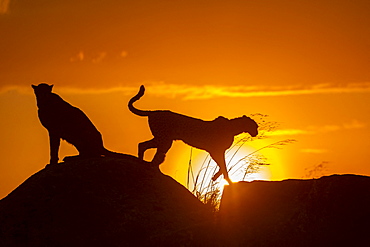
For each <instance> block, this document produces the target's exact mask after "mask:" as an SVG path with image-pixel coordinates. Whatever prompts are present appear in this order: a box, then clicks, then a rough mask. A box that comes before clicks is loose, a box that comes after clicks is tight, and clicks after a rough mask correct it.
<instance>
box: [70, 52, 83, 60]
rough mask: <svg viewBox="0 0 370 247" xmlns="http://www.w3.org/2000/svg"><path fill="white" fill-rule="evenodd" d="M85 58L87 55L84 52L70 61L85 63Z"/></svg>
mask: <svg viewBox="0 0 370 247" xmlns="http://www.w3.org/2000/svg"><path fill="white" fill-rule="evenodd" d="M84 58H85V54H84V53H83V51H80V52H78V53H77V54H76V55H75V56H73V57H71V58H70V59H69V61H71V62H79V61H83V60H84Z"/></svg>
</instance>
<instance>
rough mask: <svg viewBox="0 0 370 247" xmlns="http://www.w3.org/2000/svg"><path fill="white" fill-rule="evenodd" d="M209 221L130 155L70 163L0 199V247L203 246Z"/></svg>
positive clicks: (198, 206) (184, 193) (180, 190)
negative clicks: (124, 157) (122, 157)
mask: <svg viewBox="0 0 370 247" xmlns="http://www.w3.org/2000/svg"><path fill="white" fill-rule="evenodd" d="M210 221H211V215H210V213H209V212H208V211H207V210H206V209H205V207H204V205H203V204H202V203H201V202H199V201H198V200H197V199H196V198H195V197H194V196H193V195H192V194H191V193H190V192H189V191H188V190H187V189H186V188H184V187H183V186H182V185H180V184H178V183H177V182H176V181H175V180H173V179H172V178H171V177H169V176H166V175H163V174H162V173H161V172H160V171H159V169H158V168H152V167H150V165H149V164H148V163H146V162H142V161H139V160H138V159H137V158H135V157H130V156H127V158H126V159H113V158H98V159H89V160H79V161H69V162H65V163H62V164H59V165H54V166H48V167H46V168H45V169H43V170H41V171H39V172H38V173H36V174H34V175H33V176H31V177H30V178H29V179H27V180H26V181H25V182H24V183H23V184H21V185H20V186H19V187H18V188H17V189H15V190H14V191H13V192H12V193H11V194H9V195H8V196H7V197H6V198H4V199H3V200H1V201H0V246H7V247H8V246H9V247H12V246H53V247H58V246H155V245H156V246H197V245H200V246H202V242H204V241H208V240H207V237H206V236H207V234H205V228H207V230H209V227H208V226H209V225H210V224H211V223H210ZM207 243H208V242H207Z"/></svg>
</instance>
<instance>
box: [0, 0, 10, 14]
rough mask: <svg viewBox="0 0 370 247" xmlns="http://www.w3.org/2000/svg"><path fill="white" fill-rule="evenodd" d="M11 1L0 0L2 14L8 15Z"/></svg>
mask: <svg viewBox="0 0 370 247" xmlns="http://www.w3.org/2000/svg"><path fill="white" fill-rule="evenodd" d="M9 4H10V0H0V14H6V13H8V11H9Z"/></svg>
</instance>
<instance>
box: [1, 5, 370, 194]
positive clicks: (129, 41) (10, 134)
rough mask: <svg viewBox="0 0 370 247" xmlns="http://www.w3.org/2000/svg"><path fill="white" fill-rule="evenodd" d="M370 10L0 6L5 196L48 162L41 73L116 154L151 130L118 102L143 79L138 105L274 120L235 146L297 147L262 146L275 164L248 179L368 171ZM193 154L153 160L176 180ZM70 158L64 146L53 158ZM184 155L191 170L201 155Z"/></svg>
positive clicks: (178, 146) (176, 150)
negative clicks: (38, 95) (36, 91)
mask: <svg viewBox="0 0 370 247" xmlns="http://www.w3.org/2000/svg"><path fill="white" fill-rule="evenodd" d="M369 10H370V2H369V1H360V0H359V1H345V0H341V1H335V2H333V1H328V0H324V1H299V2H297V1H281V0H280V1H277V0H266V1H234V0H231V1H216V2H215V1H208V0H206V1H192V0H191V1H130V2H127V1H116V0H107V1H99V0H98V1H69V0H67V1H59V0H58V1H40V0H35V1H31V2H29V1H13V0H3V1H0V35H1V39H0V54H1V56H0V64H1V66H0V114H1V116H2V121H1V123H0V133H1V137H2V142H1V149H0V150H1V151H0V152H1V154H0V159H1V163H0V181H1V182H0V198H2V197H4V196H6V195H7V194H8V193H10V192H11V191H12V190H13V189H14V188H16V187H17V186H18V185H19V184H20V183H22V182H23V181H24V180H25V179H27V178H28V177H29V176H31V175H32V174H34V173H35V172H37V171H39V170H40V169H43V168H44V166H45V165H46V164H47V163H48V161H49V147H48V145H49V144H48V134H47V131H46V129H45V128H44V127H43V126H42V125H41V124H40V122H39V120H38V117H37V107H36V100H35V96H34V95H33V91H32V88H31V84H38V83H41V82H45V83H48V84H54V89H53V90H54V92H55V93H57V94H59V95H60V96H61V97H62V98H63V99H64V100H66V101H68V102H69V103H71V104H72V105H74V106H77V107H78V108H80V109H82V110H83V111H84V112H85V113H86V114H87V115H88V117H89V118H90V119H91V121H92V122H93V123H94V125H95V126H96V127H97V129H98V130H99V131H100V132H101V133H102V136H103V140H104V145H105V147H106V148H108V149H109V150H113V151H116V152H122V153H128V154H132V155H137V145H138V143H139V142H142V141H145V140H148V139H150V138H151V137H152V136H151V133H150V130H149V127H148V123H147V119H146V118H143V117H138V116H135V115H133V114H132V113H131V112H129V110H128V109H127V103H128V101H129V99H130V98H131V97H132V96H133V95H135V94H136V93H137V91H138V89H139V86H140V85H145V86H146V93H145V95H144V97H143V98H142V99H141V100H140V101H139V102H137V106H138V107H140V108H141V109H149V110H157V109H168V110H171V111H174V112H179V113H182V114H185V115H189V116H193V117H196V118H201V119H204V120H212V119H215V118H216V117H218V116H224V117H227V118H235V117H240V116H242V115H248V116H249V115H251V114H253V113H261V114H266V115H268V116H269V117H268V119H269V121H273V122H277V123H278V128H276V129H275V130H274V131H272V132H269V133H267V134H266V138H264V139H261V140H258V139H257V140H254V141H251V142H248V143H246V144H245V148H246V149H245V151H242V152H241V153H240V154H238V155H241V156H242V155H244V154H246V153H247V152H248V148H249V150H256V149H259V148H261V147H263V146H266V145H269V144H271V143H274V142H278V141H282V140H285V139H295V140H296V142H294V143H291V144H289V145H286V146H283V147H282V148H281V149H274V148H273V149H266V150H262V151H261V154H263V155H264V156H265V157H266V158H267V163H270V164H271V165H269V166H268V167H266V168H264V169H265V170H263V171H261V173H260V174H258V175H256V176H257V177H255V179H271V180H282V179H287V178H303V177H305V175H307V168H309V167H312V166H315V165H317V164H320V163H322V162H326V163H325V164H326V168H327V169H325V171H324V172H323V174H322V175H326V174H334V173H353V174H362V175H370V165H369V164H368V156H369V154H368V147H369V146H370V130H369V123H370V115H369V114H368V113H369V112H370V70H369V65H370V64H369V61H370V60H369V58H370V49H369V45H370V32H369V30H370V29H369V24H370V15H369ZM190 149H191V148H190V147H189V146H187V145H186V144H184V143H182V142H176V143H174V145H173V146H172V148H171V150H170V151H169V152H168V154H167V157H166V160H165V162H164V163H163V164H162V165H161V166H160V169H161V171H162V172H163V173H165V174H168V175H170V176H172V177H173V178H174V179H176V180H177V181H179V182H180V183H182V184H184V185H185V184H186V181H187V169H188V164H189V157H190ZM74 154H77V151H76V150H75V148H74V147H72V146H71V145H69V144H67V143H63V144H62V146H61V150H60V157H61V158H62V157H64V156H67V155H74ZM193 154H194V156H193V163H192V164H193V166H194V167H195V168H196V167H199V166H200V165H201V163H199V162H202V161H201V160H202V159H201V158H196V157H197V156H196V155H200V156H199V157H201V156H202V155H203V156H202V157H205V155H206V153H205V152H203V151H195V150H194V151H193ZM150 155H151V154H150V153H148V154H147V157H146V159H147V160H150V159H151V156H150ZM234 160H237V159H236V158H235V159H234ZM235 174H237V173H235ZM234 176H235V177H231V178H232V180H233V181H239V180H240V176H239V175H234Z"/></svg>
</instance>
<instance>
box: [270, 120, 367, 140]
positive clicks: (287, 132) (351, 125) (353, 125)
mask: <svg viewBox="0 0 370 247" xmlns="http://www.w3.org/2000/svg"><path fill="white" fill-rule="evenodd" d="M365 127H366V124H365V123H362V122H360V121H358V120H356V119H353V120H351V122H348V123H342V124H338V125H323V126H308V127H307V128H306V129H282V130H276V131H273V132H270V133H266V135H268V136H294V135H314V134H324V133H330V132H335V131H341V130H345V129H347V130H348V129H360V128H365Z"/></svg>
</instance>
